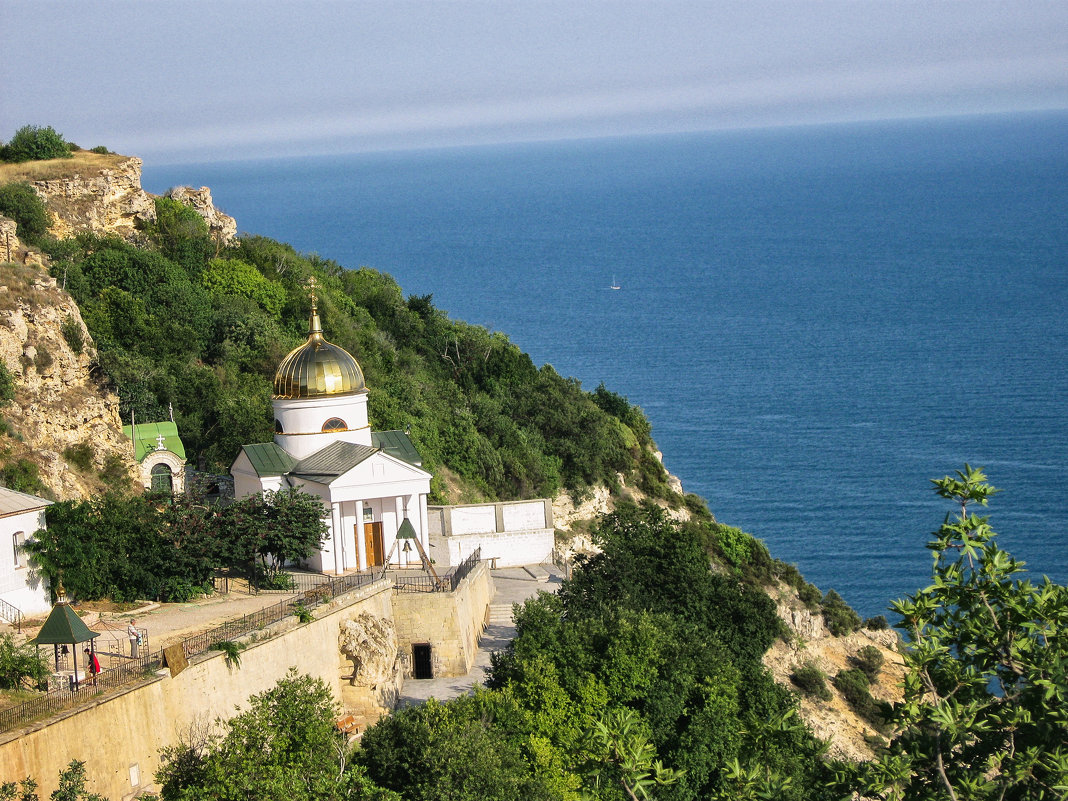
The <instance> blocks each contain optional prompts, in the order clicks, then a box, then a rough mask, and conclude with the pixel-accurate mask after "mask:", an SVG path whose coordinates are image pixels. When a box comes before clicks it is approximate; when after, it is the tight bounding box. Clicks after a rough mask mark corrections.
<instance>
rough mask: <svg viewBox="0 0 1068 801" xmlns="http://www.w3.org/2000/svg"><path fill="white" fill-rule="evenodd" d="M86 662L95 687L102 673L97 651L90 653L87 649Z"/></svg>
mask: <svg viewBox="0 0 1068 801" xmlns="http://www.w3.org/2000/svg"><path fill="white" fill-rule="evenodd" d="M85 662H86V667H87V668H88V669H89V677H90V678H91V680H92V683H93V685H94V686H95V685H96V676H97V674H98V673H99V672H100V660H99V659H97V658H96V651H90V650H89V649H88V648H86V649H85Z"/></svg>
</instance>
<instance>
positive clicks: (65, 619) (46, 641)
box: [30, 584, 100, 690]
mask: <svg viewBox="0 0 1068 801" xmlns="http://www.w3.org/2000/svg"><path fill="white" fill-rule="evenodd" d="M57 589H58V592H57V598H56V603H55V606H53V607H52V611H51V612H49V613H48V619H47V620H46V621H45V623H44V625H43V626H41V631H40V632H38V634H37V636H36V637H35V638H34V639H32V640H30V642H32V643H33V644H34V645H36V646H37V647H38V648H40V647H41V646H42V645H51V646H52V649H53V652H54V655H55V665H56V670H57V671H58V670H59V646H61V645H70V646H71V651H72V652H73V654H74V657H73V658H74V679H73V681H72V684H73V687H74V689H75V690H77V689H78V688H79V686H80V682H79V681H78V647H77V646H78V645H80V644H81V643H83V642H87V643H89V644H90V647H91V648H92V650H93V651H95V650H96V646H95V644H94V643H93V640H95V639H96V638H97V637H99V636H100V634H99V632H96V631H90V630H89V627H88V626H86V625H85V623H83V622H82V619H81V618H80V617H78V615H77V613H75V611H74V610H73V609H71V608H70V604H69V603H68V602H67V596H66V594H65V593H64V592H63V585H62V584H60V585H59V587H58V588H57Z"/></svg>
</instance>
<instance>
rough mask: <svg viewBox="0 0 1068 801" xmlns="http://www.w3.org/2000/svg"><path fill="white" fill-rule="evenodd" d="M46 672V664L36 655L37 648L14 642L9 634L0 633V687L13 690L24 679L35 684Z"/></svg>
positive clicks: (21, 684)
mask: <svg viewBox="0 0 1068 801" xmlns="http://www.w3.org/2000/svg"><path fill="white" fill-rule="evenodd" d="M48 673H49V670H48V665H47V664H46V663H45V662H43V661H42V660H41V658H40V657H39V656H38V655H37V649H35V648H34V647H33V646H32V645H27V644H25V643H22V644H19V643H16V642H15V638H14V636H13V635H11V634H0V687H2V688H4V689H6V690H15V689H18V688H19V687H21V686H23V683H24V682H25V681H26V680H29V681H30V682H31V683H32V684H33V685H34V686H36V685H37V684H38V683H39V682H41V681H43V680H44V679H46V678H47V677H48Z"/></svg>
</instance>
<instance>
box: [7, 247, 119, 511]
mask: <svg viewBox="0 0 1068 801" xmlns="http://www.w3.org/2000/svg"><path fill="white" fill-rule="evenodd" d="M72 341H73V342H80V346H79V347H77V348H74V347H72V345H71V342H72ZM76 350H77V351H78V352H75V351H76ZM95 359H96V351H95V349H94V347H93V342H92V339H91V338H90V337H89V332H88V330H87V329H86V327H85V323H84V322H83V321H82V316H81V313H80V312H79V310H78V305H77V304H76V303H75V302H74V300H73V299H72V298H71V297H70V295H68V294H67V293H66V292H64V291H63V290H62V289H60V288H59V287H57V286H56V281H55V279H54V278H51V277H49V276H48V275H47V273H45V272H44V271H43V270H40V269H39V268H36V267H33V266H29V265H6V266H4V267H3V268H2V269H0V361H2V362H3V364H4V366H5V367H6V368H7V370H8V371H9V372H10V373H11V375H12V377H13V378H14V383H15V399H14V401H12V402H9V403H7V404H6V405H5V406H4V407H3V408H0V416H2V417H3V418H4V420H5V421H6V423H7V425H8V427H9V428H10V430H11V434H12V435H11V436H5V437H3V441H2V443H0V446H2V447H3V449H4V451H5V452H4V455H3V461H4V462H5V463H7V464H13V463H15V462H17V461H19V460H21V459H25V460H27V461H28V462H30V463H32V464H34V465H36V467H37V470H38V471H39V477H40V480H41V482H42V483H43V484H44V485H45V487H47V489H48V490H49V491H50V492H51V494H52V495H53V496H54V497H55V498H57V499H59V500H66V499H75V498H83V497H89V496H90V495H92V494H96V493H98V492H99V491H100V490H101V489H103V486H104V479H103V478H102V477H101V472H102V471H104V470H105V468H106V467H107V468H110V475H111V478H110V481H112V482H114V481H115V480H116V476H117V477H118V481H120V482H121V481H128V482H132V480H133V476H134V461H133V449H132V446H131V444H130V442H129V440H128V439H126V437H125V436H124V435H123V433H122V424H121V422H120V420H119V399H118V397H116V396H115V395H114V393H112V392H111V391H110V390H109V389H108V388H107V386H106V385H105V384H104V382H103V381H102V379H101V376H100V374H99V371H98V370H96V369H95V365H96V362H95Z"/></svg>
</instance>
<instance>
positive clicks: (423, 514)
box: [419, 492, 444, 553]
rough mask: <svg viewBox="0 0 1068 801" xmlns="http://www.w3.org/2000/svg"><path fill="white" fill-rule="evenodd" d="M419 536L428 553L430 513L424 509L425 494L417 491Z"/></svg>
mask: <svg viewBox="0 0 1068 801" xmlns="http://www.w3.org/2000/svg"><path fill="white" fill-rule="evenodd" d="M419 536H420V537H421V538H422V540H423V547H424V548H426V552H427V553H430V515H429V514H428V512H427V510H426V495H424V494H423V493H421V492H420V493H419ZM442 539H444V537H443V538H442Z"/></svg>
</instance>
